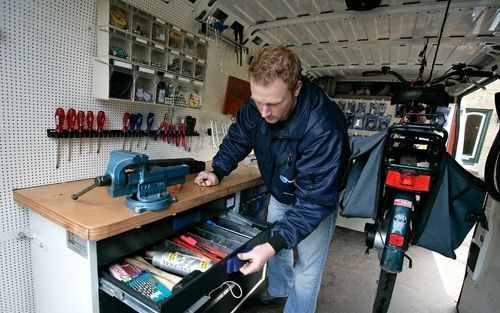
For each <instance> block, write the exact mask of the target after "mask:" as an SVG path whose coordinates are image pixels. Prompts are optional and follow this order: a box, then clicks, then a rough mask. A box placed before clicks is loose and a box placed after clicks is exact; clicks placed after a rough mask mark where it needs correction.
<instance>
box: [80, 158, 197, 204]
mask: <svg viewBox="0 0 500 313" xmlns="http://www.w3.org/2000/svg"><path fill="white" fill-rule="evenodd" d="M148 159H149V158H148V156H147V155H145V154H140V153H135V152H128V151H122V150H120V151H112V152H111V155H110V159H109V163H108V167H107V169H106V173H105V174H104V175H103V176H98V177H96V178H94V183H93V184H92V185H91V186H89V187H87V188H85V189H84V190H82V191H80V192H78V193H75V194H73V195H71V198H72V199H73V200H77V199H78V198H79V197H80V196H81V195H83V194H85V193H87V192H88V191H90V190H92V189H93V188H95V187H97V186H109V187H108V194H109V195H110V196H111V197H118V196H127V197H126V201H125V204H126V206H127V207H128V208H130V209H132V210H134V211H135V212H136V213H140V212H143V211H158V210H162V209H165V208H167V207H168V206H169V205H170V203H174V202H176V201H177V199H176V198H175V196H172V195H171V194H170V193H169V192H168V191H167V186H170V185H175V184H182V183H184V182H185V181H186V175H187V174H188V173H189V166H187V165H176V166H168V167H157V166H150V165H149V164H148Z"/></svg>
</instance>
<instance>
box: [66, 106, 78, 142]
mask: <svg viewBox="0 0 500 313" xmlns="http://www.w3.org/2000/svg"><path fill="white" fill-rule="evenodd" d="M67 118H68V132H69V133H70V134H71V133H72V132H73V130H75V122H76V111H75V109H73V108H71V109H69V110H68V114H67ZM70 138H71V135H70Z"/></svg>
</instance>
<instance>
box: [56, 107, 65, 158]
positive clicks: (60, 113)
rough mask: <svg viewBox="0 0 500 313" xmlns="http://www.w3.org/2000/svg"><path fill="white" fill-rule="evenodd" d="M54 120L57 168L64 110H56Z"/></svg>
mask: <svg viewBox="0 0 500 313" xmlns="http://www.w3.org/2000/svg"><path fill="white" fill-rule="evenodd" d="M54 120H55V122H56V134H57V155H56V168H59V156H60V154H61V153H60V152H61V138H60V136H61V135H62V133H63V129H64V109H63V108H57V109H56V113H55V114H54Z"/></svg>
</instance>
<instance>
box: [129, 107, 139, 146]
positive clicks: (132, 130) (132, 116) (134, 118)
mask: <svg viewBox="0 0 500 313" xmlns="http://www.w3.org/2000/svg"><path fill="white" fill-rule="evenodd" d="M136 127H137V115H135V114H134V113H132V114H130V133H131V135H130V136H133V133H135V131H136ZM132 139H133V138H130V145H129V147H128V151H132V141H133V140H132Z"/></svg>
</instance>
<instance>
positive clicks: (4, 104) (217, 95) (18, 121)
mask: <svg viewBox="0 0 500 313" xmlns="http://www.w3.org/2000/svg"><path fill="white" fill-rule="evenodd" d="M126 2H128V3H130V4H131V5H133V6H136V7H137V8H139V9H141V10H143V11H146V12H148V13H151V14H153V15H155V16H158V17H160V18H162V19H164V20H165V21H168V22H169V23H171V24H173V25H176V26H178V27H180V28H182V29H185V30H187V31H189V32H192V33H194V34H197V33H198V29H199V24H198V23H197V22H196V21H195V19H194V8H193V7H192V4H191V3H190V2H189V1H187V0H177V1H171V2H170V3H168V4H167V3H164V2H162V1H160V0H154V1H153V0H137V1H126ZM96 18H97V12H96V0H82V1H63V0H51V1H42V0H34V1H23V0H13V1H2V4H1V5H0V61H1V62H0V64H1V66H0V100H1V108H0V118H1V119H2V121H3V123H2V125H1V126H0V127H1V131H0V139H1V142H2V144H1V145H0V160H1V162H2V163H1V164H2V167H1V169H0V179H1V180H2V187H1V190H0V222H1V223H0V225H1V226H0V264H1V265H0V272H1V277H0V279H1V281H2V284H0V312H6V313H30V312H34V304H33V292H32V290H33V287H32V286H33V282H32V274H31V263H30V243H29V241H28V240H26V239H22V240H21V239H17V238H16V235H17V233H18V232H19V230H22V229H25V228H28V227H29V218H28V211H27V210H26V209H25V208H23V207H21V206H19V205H18V204H16V203H15V202H14V201H13V199H12V190H13V189H18V188H27V187H32V186H39V185H46V184H54V183H60V182H65V181H73V180H79V179H86V178H91V177H95V176H97V175H102V174H103V173H104V170H105V168H106V166H107V162H108V158H109V153H110V152H111V151H113V150H117V149H121V148H122V138H103V139H102V142H101V152H100V153H99V154H97V153H96V149H97V139H95V138H84V139H83V140H82V141H81V142H82V154H80V152H79V147H80V140H79V139H73V140H72V151H71V152H72V160H71V161H68V160H67V157H68V147H69V144H68V139H54V138H48V137H47V132H46V131H47V129H49V128H54V127H55V125H54V112H55V109H56V108H57V107H61V108H64V109H65V110H66V111H67V109H69V108H74V109H75V110H76V111H78V110H83V111H88V110H92V111H93V112H94V115H95V118H96V116H97V112H98V111H99V110H102V111H104V112H105V113H106V117H107V121H106V124H105V128H106V129H121V127H122V116H123V113H124V112H130V113H138V112H140V113H142V114H143V116H144V122H143V129H144V128H145V118H146V116H147V114H148V113H149V112H153V113H155V123H154V125H153V129H157V128H158V125H159V123H160V122H161V120H162V119H163V114H164V113H165V111H166V107H165V106H162V105H156V104H151V105H148V104H141V103H132V102H124V101H103V100H97V99H95V98H93V97H92V71H93V62H94V58H95V55H96V51H97V47H96V31H97V30H96ZM246 70H247V68H246V65H245V64H243V66H239V65H238V63H237V60H236V55H235V53H234V48H233V47H230V46H228V45H227V44H225V43H223V42H221V41H215V40H212V39H210V40H209V41H208V55H207V70H206V79H205V88H204V94H203V107H202V109H189V108H177V107H176V108H175V116H176V117H178V116H186V115H191V116H193V117H195V118H196V119H197V124H196V128H195V130H196V131H198V132H199V133H200V134H201V136H199V137H194V138H193V142H192V147H191V152H187V151H185V150H184V149H181V148H179V147H175V146H171V145H168V144H166V143H164V142H161V141H159V142H157V141H153V140H150V141H149V144H148V150H146V151H144V144H145V140H144V139H145V138H143V139H142V142H141V146H140V148H137V147H136V145H135V144H134V146H133V149H132V151H136V152H142V153H146V154H148V155H149V156H150V158H152V159H154V158H177V157H190V158H195V159H198V160H203V161H207V160H210V159H211V158H212V156H213V155H214V154H215V152H216V149H213V148H212V140H211V137H209V136H207V135H206V130H207V128H208V127H210V126H209V125H210V120H214V121H217V122H218V123H219V125H220V124H222V123H224V124H230V123H231V119H230V117H229V116H224V115H222V106H223V101H224V94H225V88H226V83H227V76H228V75H232V76H236V77H240V78H242V79H246V77H247V74H246ZM94 128H95V122H94ZM58 140H59V144H60V167H59V168H58V169H56V167H55V165H56V152H57V141H58ZM220 140H222V136H221V137H220ZM134 142H135V143H136V141H134Z"/></svg>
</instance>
